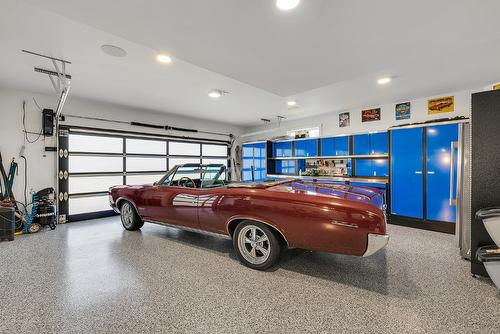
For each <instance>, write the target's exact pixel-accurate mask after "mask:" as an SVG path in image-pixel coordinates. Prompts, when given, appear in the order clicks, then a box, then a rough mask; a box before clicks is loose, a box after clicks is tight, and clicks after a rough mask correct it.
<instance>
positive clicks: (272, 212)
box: [110, 178, 388, 256]
mask: <svg viewBox="0 0 500 334" xmlns="http://www.w3.org/2000/svg"><path fill="white" fill-rule="evenodd" d="M164 179H165V178H164ZM164 179H162V181H163V180H164ZM162 181H160V182H159V183H156V184H154V185H141V186H116V187H113V188H111V189H110V202H111V206H112V207H113V208H114V209H115V211H116V212H119V211H120V206H121V205H122V203H124V202H130V203H132V204H133V206H134V207H135V210H136V212H137V213H138V215H139V216H140V218H141V219H142V220H143V221H145V222H152V223H158V224H163V225H170V226H177V227H180V228H184V229H188V230H195V231H202V232H206V233H211V234H217V235H222V236H226V237H232V234H233V232H234V231H235V228H236V226H237V225H238V224H239V223H240V222H242V221H245V220H253V221H256V222H260V223H263V224H265V225H267V226H269V227H271V228H272V229H273V230H275V231H277V232H278V233H279V234H280V235H281V236H282V238H283V239H284V241H285V242H286V246H287V247H289V248H303V249H308V250H314V251H321V252H332V253H339V254H348V255H357V256H368V255H371V254H373V253H375V252H376V251H378V250H379V249H381V248H383V247H384V246H385V245H386V244H387V241H388V236H387V235H386V218H385V212H384V210H385V205H384V195H383V192H381V191H380V190H377V189H373V188H367V187H355V186H350V185H340V184H333V183H320V182H304V181H301V180H282V181H274V182H264V183H229V184H221V185H220V186H218V187H210V188H200V187H198V188H192V187H186V186H179V185H178V184H177V185H172V184H171V183H170V184H169V183H165V182H164V181H163V183H164V184H162Z"/></svg>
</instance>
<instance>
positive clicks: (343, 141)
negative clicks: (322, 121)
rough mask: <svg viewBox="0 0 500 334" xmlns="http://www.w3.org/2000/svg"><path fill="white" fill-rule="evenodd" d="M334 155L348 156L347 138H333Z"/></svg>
mask: <svg viewBox="0 0 500 334" xmlns="http://www.w3.org/2000/svg"><path fill="white" fill-rule="evenodd" d="M334 140H335V155H337V156H338V155H341V156H342V155H344V156H345V155H349V136H341V137H335V138H334Z"/></svg>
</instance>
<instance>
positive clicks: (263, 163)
mask: <svg viewBox="0 0 500 334" xmlns="http://www.w3.org/2000/svg"><path fill="white" fill-rule="evenodd" d="M242 151H243V152H242V153H243V154H242V155H243V169H242V176H241V177H242V181H243V182H253V181H255V182H258V181H264V180H265V178H266V175H267V146H266V143H252V144H243V145H242Z"/></svg>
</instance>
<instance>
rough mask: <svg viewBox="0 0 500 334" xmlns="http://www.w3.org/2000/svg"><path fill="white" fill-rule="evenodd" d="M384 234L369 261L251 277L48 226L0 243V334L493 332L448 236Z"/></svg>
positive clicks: (141, 239)
mask: <svg viewBox="0 0 500 334" xmlns="http://www.w3.org/2000/svg"><path fill="white" fill-rule="evenodd" d="M389 233H390V234H391V238H392V239H391V241H390V243H389V245H388V247H387V248H386V249H385V250H384V251H382V252H380V253H378V254H376V255H374V256H373V257H370V258H356V257H349V256H339V255H332V254H322V253H312V252H305V251H301V250H292V251H289V252H288V253H287V254H286V256H285V258H284V259H283V262H282V263H281V265H280V266H279V267H277V268H276V269H275V270H274V271H270V272H258V271H254V270H251V269H248V268H246V267H244V266H242V265H240V264H239V263H238V261H237V260H236V259H235V256H234V254H233V251H232V244H231V242H230V241H228V240H224V239H219V238H215V237H209V236H204V235H198V234H194V233H189V232H182V231H178V230H175V229H171V228H167V227H162V226H157V225H149V224H146V225H145V226H144V228H143V229H142V231H141V232H127V231H124V230H123V229H122V227H121V225H120V222H119V220H118V218H109V219H102V220H95V221H89V222H80V223H72V224H67V225H60V226H58V228H57V229H56V230H55V231H44V232H42V233H39V234H34V235H27V236H21V237H19V238H17V239H16V240H15V241H14V242H1V243H0V284H1V286H0V303H1V304H0V309H1V310H0V332H1V333H125V332H127V333H141V332H156V333H160V332H163V333H167V332H169V333H259V332H266V333H317V332H321V333H351V332H352V333H469V332H470V333H473V332H474V333H500V294H499V292H498V291H497V290H496V288H495V287H494V285H493V284H492V283H491V281H489V280H486V279H474V278H472V277H471V276H470V274H469V263H468V262H466V261H464V260H461V259H460V257H459V256H458V250H457V249H456V248H455V246H454V240H453V236H450V235H445V234H440V233H433V232H427V231H421V230H415V229H409V228H405V227H399V226H392V225H391V226H390V227H389Z"/></svg>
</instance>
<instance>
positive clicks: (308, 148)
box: [295, 138, 318, 157]
mask: <svg viewBox="0 0 500 334" xmlns="http://www.w3.org/2000/svg"><path fill="white" fill-rule="evenodd" d="M317 155H318V139H317V138H314V139H302V140H296V141H295V156H296V157H315V156H317Z"/></svg>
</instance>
